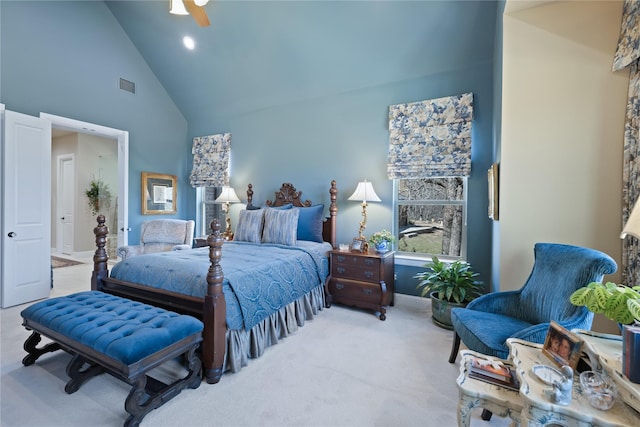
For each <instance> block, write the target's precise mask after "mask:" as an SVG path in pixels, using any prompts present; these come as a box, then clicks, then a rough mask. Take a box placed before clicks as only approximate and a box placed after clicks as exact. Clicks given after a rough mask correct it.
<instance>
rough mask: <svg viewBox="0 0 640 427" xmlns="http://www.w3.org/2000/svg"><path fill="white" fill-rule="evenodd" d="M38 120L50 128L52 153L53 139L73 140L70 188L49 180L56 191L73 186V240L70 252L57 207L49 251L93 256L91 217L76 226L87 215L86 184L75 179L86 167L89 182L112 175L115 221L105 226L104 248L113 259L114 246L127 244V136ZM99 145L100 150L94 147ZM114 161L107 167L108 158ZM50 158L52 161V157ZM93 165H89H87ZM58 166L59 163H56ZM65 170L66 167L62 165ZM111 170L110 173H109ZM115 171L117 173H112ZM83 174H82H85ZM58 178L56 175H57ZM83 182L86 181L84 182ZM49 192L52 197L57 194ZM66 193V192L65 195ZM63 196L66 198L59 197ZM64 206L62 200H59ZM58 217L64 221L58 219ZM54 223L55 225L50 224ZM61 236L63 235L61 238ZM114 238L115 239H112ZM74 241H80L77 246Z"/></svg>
mask: <svg viewBox="0 0 640 427" xmlns="http://www.w3.org/2000/svg"><path fill="white" fill-rule="evenodd" d="M40 117H42V118H45V119H47V120H49V121H50V122H51V128H52V150H53V139H54V138H53V136H54V135H56V136H58V137H59V136H60V135H67V136H69V138H70V139H72V140H73V139H74V135H75V136H76V138H75V140H76V141H77V146H78V149H77V154H76V156H75V158H74V162H73V164H74V168H73V169H74V171H73V172H71V171H70V170H67V171H66V173H65V174H66V175H67V177H68V176H69V175H71V174H73V176H74V178H73V185H69V184H68V183H67V184H61V183H60V179H56V175H54V176H53V177H52V187H58V188H57V189H56V191H58V190H60V191H61V189H60V187H59V186H60V185H64V188H65V189H67V190H70V187H74V188H73V189H72V190H70V191H71V192H72V193H73V194H74V197H75V203H74V205H73V206H74V209H73V214H72V218H73V222H74V223H75V227H74V230H75V233H74V234H75V237H73V240H72V242H75V243H76V244H72V246H74V247H73V249H70V246H69V240H68V239H67V237H68V234H67V233H68V232H69V230H70V227H69V226H66V227H65V225H64V223H65V222H66V220H67V218H68V216H67V213H62V212H61V209H60V207H61V206H57V208H56V209H54V210H53V212H52V222H53V224H52V230H56V238H55V240H54V239H52V242H55V246H54V245H53V244H52V252H54V253H67V252H73V255H74V256H80V257H86V256H91V255H93V253H94V251H95V240H94V237H93V232H92V230H93V228H94V227H95V225H96V223H95V217H93V218H91V219H90V223H89V224H88V225H83V226H80V224H81V220H80V218H82V217H84V218H87V215H88V213H85V212H84V211H83V210H82V209H83V208H84V207H85V206H86V204H87V203H85V202H86V196H85V195H84V193H85V190H86V188H85V187H86V183H83V184H79V180H78V176H79V175H81V173H80V172H79V169H80V167H81V166H82V165H85V166H87V163H89V166H88V167H89V168H90V170H91V173H92V175H91V179H92V180H93V179H103V178H105V177H108V176H110V175H111V176H112V181H111V182H112V183H113V185H112V188H111V192H112V193H113V195H112V196H113V197H112V204H111V206H110V212H112V216H113V218H114V219H117V220H116V221H112V222H111V223H109V222H108V223H107V226H108V227H109V233H110V236H109V237H110V238H109V239H108V248H107V249H112V250H111V253H110V254H109V258H111V259H115V247H117V246H125V245H127V243H128V231H129V227H128V223H129V221H128V208H129V207H128V185H129V184H128V181H129V156H128V155H129V133H128V132H127V131H123V130H119V129H113V128H107V127H104V126H99V125H95V124H92V123H87V122H81V121H78V120H74V119H69V118H66V117H60V116H54V115H51V114H47V113H40ZM98 146H101V147H102V148H97V147H98ZM82 153H87V154H86V156H87V157H86V158H85V159H83V158H82ZM112 157H113V158H114V160H113V164H114V165H115V164H117V166H110V165H111V158H112ZM54 158H56V157H55V156H54ZM91 162H93V163H91ZM58 166H60V164H58ZM66 167H67V169H70V168H69V164H68V163H67V164H66ZM111 169H114V170H111ZM116 169H117V170H116ZM85 175H86V171H85ZM58 176H59V175H58ZM85 180H86V179H85ZM56 191H54V190H53V189H52V194H57V192H56ZM65 193H66V192H65ZM63 197H66V196H63ZM55 200H60V196H57V197H56V198H55ZM61 203H62V204H64V202H63V201H61ZM61 218H65V219H64V220H62V219H61ZM54 221H55V222H54ZM79 233H83V234H84V233H86V235H84V236H82V235H78V234H79ZM63 235H64V236H65V237H64V238H63ZM116 236H117V237H116ZM88 240H89V241H90V243H89V245H90V246H89V247H87V246H86V242H87V241H88ZM77 242H84V244H79V243H77Z"/></svg>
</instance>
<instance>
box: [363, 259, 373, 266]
mask: <svg viewBox="0 0 640 427" xmlns="http://www.w3.org/2000/svg"><path fill="white" fill-rule="evenodd" d="M373 262H374V260H372V259H369V258H367V259H365V260H364V263H365V264H367V265H373Z"/></svg>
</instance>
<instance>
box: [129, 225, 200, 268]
mask: <svg viewBox="0 0 640 427" xmlns="http://www.w3.org/2000/svg"><path fill="white" fill-rule="evenodd" d="M194 228H195V222H194V221H192V220H182V219H156V220H152V221H145V222H143V223H142V226H141V229H140V244H139V245H134V246H121V247H119V248H118V249H117V251H116V253H117V255H118V256H119V257H120V258H122V259H123V260H125V259H127V258H129V257H132V256H136V255H141V254H149V253H154V252H167V251H175V250H182V249H191V246H192V244H193V230H194Z"/></svg>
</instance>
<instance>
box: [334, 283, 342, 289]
mask: <svg viewBox="0 0 640 427" xmlns="http://www.w3.org/2000/svg"><path fill="white" fill-rule="evenodd" d="M336 289H344V285H343V284H342V283H336Z"/></svg>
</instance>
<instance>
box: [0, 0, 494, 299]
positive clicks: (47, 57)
mask: <svg viewBox="0 0 640 427" xmlns="http://www.w3.org/2000/svg"><path fill="white" fill-rule="evenodd" d="M0 14H1V24H2V27H1V29H0V31H1V33H0V36H1V48H2V52H1V54H2V57H1V64H0V72H1V75H0V84H1V86H0V90H1V92H0V102H3V103H4V104H5V105H6V107H7V109H9V110H14V111H18V112H22V113H26V114H32V115H38V114H39V113H40V112H41V111H43V112H47V113H51V114H56V115H60V116H65V117H70V118H74V119H77V120H83V121H88V122H93V123H97V124H100V125H103V126H109V127H113V128H118V129H124V130H128V131H129V132H130V187H129V191H130V205H129V206H130V209H129V220H130V224H131V226H132V229H133V230H132V232H131V233H130V239H131V241H132V243H135V240H136V239H137V236H139V225H140V223H141V222H142V221H143V220H145V219H148V217H142V216H141V215H140V206H139V205H140V203H139V195H140V172H142V171H150V172H162V173H171V174H175V175H177V176H178V180H179V191H178V193H179V197H178V213H179V214H178V215H177V216H179V217H182V218H185V217H187V218H195V212H196V207H195V190H193V189H192V188H191V187H190V186H189V183H188V176H189V172H190V169H191V161H192V156H191V152H190V148H191V140H192V138H193V137H195V136H201V135H208V134H214V133H220V132H231V133H232V164H231V172H232V178H231V184H232V185H233V186H234V187H235V189H236V191H237V192H238V194H239V195H240V196H241V198H242V199H244V189H245V188H246V185H247V184H248V183H252V184H253V185H254V191H255V194H254V202H256V203H263V202H264V201H265V200H266V199H268V198H272V197H273V192H274V191H275V190H277V189H278V188H279V187H280V185H281V184H282V183H283V182H292V183H293V184H294V185H296V186H297V188H298V190H302V191H303V196H304V197H306V198H309V199H311V200H313V201H314V202H324V203H325V204H328V202H329V195H328V189H329V183H330V181H331V180H332V179H335V180H336V181H337V183H338V189H339V191H340V192H339V194H338V207H339V215H338V239H339V241H340V242H350V241H351V239H352V238H353V237H355V236H356V235H357V231H358V223H359V221H360V219H361V207H360V204H359V203H356V202H350V201H347V198H348V197H349V196H350V195H351V193H352V192H353V191H354V189H355V187H356V185H357V183H358V181H361V180H363V179H367V180H370V181H372V182H373V184H374V187H375V189H376V191H377V193H378V195H379V196H380V198H381V199H382V203H371V204H369V208H368V214H369V215H368V222H367V230H366V232H367V233H370V232H373V231H375V230H379V229H381V228H387V229H390V228H391V227H392V223H391V222H392V212H391V206H392V197H393V194H392V183H391V181H389V180H388V179H387V177H386V159H387V147H388V116H387V115H388V106H389V105H392V104H397V103H405V102H413V101H420V100H424V99H430V98H436V97H442V96H449V95H455V94H460V93H464V92H473V93H474V100H475V101H474V102H475V110H474V111H475V120H474V124H473V126H474V129H473V150H472V162H473V166H472V175H471V178H470V181H469V211H468V236H469V237H468V257H467V259H468V260H469V262H471V264H472V265H473V266H474V268H475V269H476V270H477V271H478V272H480V274H481V277H480V279H481V280H483V281H485V283H489V278H490V275H491V247H492V245H491V232H492V226H491V221H490V220H489V219H488V218H487V185H486V171H487V168H488V167H489V166H490V165H491V163H492V161H493V158H494V157H493V155H494V134H493V126H494V101H493V97H494V72H495V70H494V62H493V61H494V54H493V49H494V44H493V40H494V33H495V30H494V28H495V22H493V21H491V22H488V23H487V25H486V26H482V27H481V28H482V30H481V31H477V32H476V33H473V34H468V35H466V37H476V38H480V37H482V38H486V40H488V41H489V42H487V43H483V44H482V45H484V46H487V47H486V52H481V53H480V54H478V55H476V58H484V59H482V60H478V61H476V62H474V63H468V61H466V62H465V58H460V59H458V55H457V52H455V51H453V49H449V51H450V52H449V53H448V55H450V56H449V57H448V58H434V59H433V60H434V61H442V63H448V64H451V63H452V62H455V61H458V62H459V63H458V64H457V66H455V67H453V68H452V69H449V70H447V71H442V72H438V73H435V74H427V75H423V76H420V77H417V78H412V79H404V78H401V79H398V80H397V81H393V80H390V81H388V82H387V83H385V84H380V85H377V86H371V87H366V88H364V89H362V88H357V89H354V90H351V91H344V90H343V91H340V92H339V93H327V94H326V95H325V96H323V97H316V98H313V99H305V100H302V101H296V102H291V103H284V104H282V105H278V106H272V107H269V108H264V109H258V110H256V111H249V112H247V111H244V112H242V113H235V114H231V115H220V114H219V115H215V116H208V117H193V118H186V119H185V117H183V115H182V113H181V112H180V111H179V110H178V109H177V107H176V106H175V104H174V103H173V102H172V100H171V98H170V97H169V96H168V95H167V93H166V91H165V90H164V88H163V87H162V86H161V85H160V84H159V82H158V80H157V79H156V77H155V75H154V73H153V70H151V69H149V67H148V65H147V63H146V62H145V61H144V60H143V59H142V57H141V56H140V54H139V53H138V51H137V50H136V48H135V46H134V45H133V44H132V43H131V41H130V40H129V39H128V37H127V36H126V34H125V33H124V31H123V30H122V28H121V27H120V26H119V24H118V22H117V21H116V20H115V18H114V17H113V15H112V14H111V12H110V11H109V9H108V8H107V7H106V6H105V5H104V3H102V2H7V1H2V2H0ZM493 18H495V16H493ZM442 26H443V27H446V26H447V23H442ZM451 28H455V22H453V23H451ZM460 31H464V28H461V29H459V30H458V33H456V36H458V37H461V34H460ZM437 43H441V44H442V49H441V50H442V51H444V52H447V49H446V44H447V38H446V37H442V39H440V40H437ZM25 52H29V54H28V55H25V54H24V53H25ZM286 65H287V64H284V66H285V68H286ZM342 72H344V73H349V72H350V71H349V70H348V69H346V70H343V71H342ZM119 77H124V78H126V79H128V80H132V81H134V82H136V85H137V89H138V92H137V94H136V95H134V96H132V95H130V94H128V93H126V92H123V91H120V90H119V89H118V86H117V84H118V78H119ZM352 77H354V79H353V80H357V79H356V78H355V77H357V76H352ZM232 83H233V82H229V84H232ZM214 114H215V113H214ZM240 208H241V207H240V206H234V207H233V208H232V213H233V217H234V223H237V220H236V218H237V212H238V210H239V209H240ZM419 270H420V269H416V268H403V267H398V268H397V269H396V271H397V275H398V283H397V289H398V290H399V291H400V292H403V293H410V294H412V293H415V280H413V279H411V276H412V275H413V274H415V272H417V271H419Z"/></svg>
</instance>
